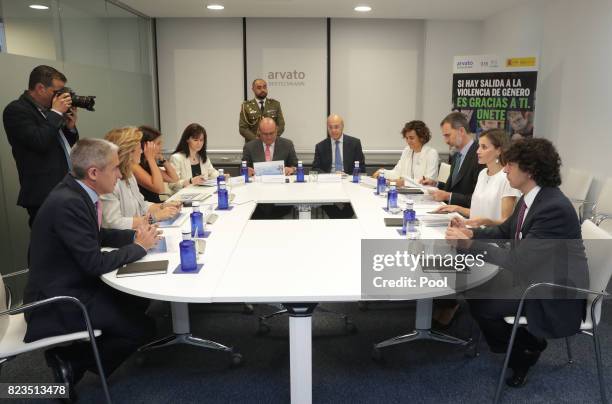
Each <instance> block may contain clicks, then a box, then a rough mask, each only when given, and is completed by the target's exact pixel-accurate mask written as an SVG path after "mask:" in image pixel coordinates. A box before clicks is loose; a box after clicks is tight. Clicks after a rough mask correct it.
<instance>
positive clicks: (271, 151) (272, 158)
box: [261, 142, 276, 161]
mask: <svg viewBox="0 0 612 404" xmlns="http://www.w3.org/2000/svg"><path fill="white" fill-rule="evenodd" d="M261 144H262V145H263V149H264V159H265V158H266V144H265V143H264V142H261ZM274 145H276V142H274V143H272V144H271V145H270V161H274ZM264 161H265V160H264Z"/></svg>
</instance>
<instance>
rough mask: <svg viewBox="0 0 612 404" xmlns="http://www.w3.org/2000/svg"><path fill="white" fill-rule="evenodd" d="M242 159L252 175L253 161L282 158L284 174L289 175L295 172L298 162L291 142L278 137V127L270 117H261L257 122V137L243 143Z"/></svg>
mask: <svg viewBox="0 0 612 404" xmlns="http://www.w3.org/2000/svg"><path fill="white" fill-rule="evenodd" d="M242 160H243V161H245V160H246V162H247V165H248V167H249V175H251V176H252V175H254V170H253V163H260V162H263V161H277V160H283V161H284V162H285V175H291V174H293V173H295V168H296V166H297V162H298V158H297V155H296V154H295V147H293V142H292V141H291V140H289V139H285V138H281V137H278V128H277V126H276V122H274V119H272V118H263V119H262V120H261V121H260V122H259V138H258V139H253V140H251V141H250V142H248V143H247V144H245V145H244V148H243V149H242Z"/></svg>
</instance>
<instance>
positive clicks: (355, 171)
mask: <svg viewBox="0 0 612 404" xmlns="http://www.w3.org/2000/svg"><path fill="white" fill-rule="evenodd" d="M359 174H361V172H360V171H359V161H356V162H355V165H354V166H353V182H354V183H355V184H359Z"/></svg>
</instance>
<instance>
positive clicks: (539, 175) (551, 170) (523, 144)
mask: <svg viewBox="0 0 612 404" xmlns="http://www.w3.org/2000/svg"><path fill="white" fill-rule="evenodd" d="M504 159H505V160H506V161H507V162H508V163H517V164H518V166H519V168H520V169H521V171H524V172H527V173H529V174H531V178H532V179H533V180H534V181H535V182H536V184H538V185H539V186H541V187H558V186H559V185H561V157H559V153H557V149H555V146H554V145H553V144H552V143H551V142H550V141H549V140H547V139H542V138H526V139H519V140H517V141H515V142H513V143H512V144H511V145H510V147H509V148H508V150H507V151H506V152H505V153H504Z"/></svg>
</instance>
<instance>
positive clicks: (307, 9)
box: [122, 0, 541, 20]
mask: <svg viewBox="0 0 612 404" xmlns="http://www.w3.org/2000/svg"><path fill="white" fill-rule="evenodd" d="M528 1H531V2H536V1H541V0H122V2H123V3H124V4H126V5H128V6H129V7H132V8H134V9H135V10H138V11H140V12H141V13H143V14H146V15H148V16H150V17H341V18H410V19H443V20H483V19H485V18H487V17H489V16H491V15H493V14H495V13H498V12H500V11H504V10H508V12H509V13H511V12H512V9H513V7H515V6H517V5H519V4H521V3H525V2H528ZM207 4H222V5H224V6H225V10H223V11H210V10H207V9H206V5H207ZM357 5H368V6H370V7H372V11H371V12H369V13H359V12H356V11H354V10H353V8H354V7H355V6H357Z"/></svg>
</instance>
